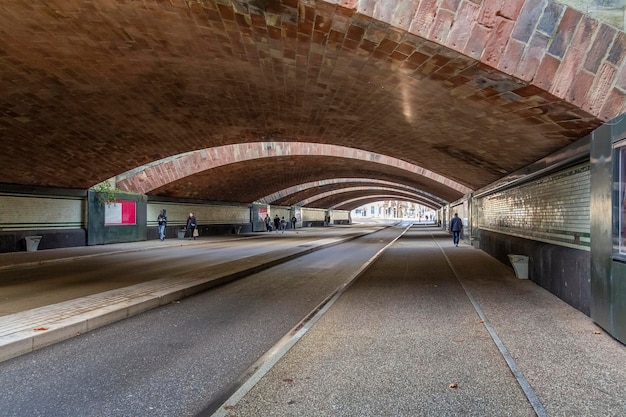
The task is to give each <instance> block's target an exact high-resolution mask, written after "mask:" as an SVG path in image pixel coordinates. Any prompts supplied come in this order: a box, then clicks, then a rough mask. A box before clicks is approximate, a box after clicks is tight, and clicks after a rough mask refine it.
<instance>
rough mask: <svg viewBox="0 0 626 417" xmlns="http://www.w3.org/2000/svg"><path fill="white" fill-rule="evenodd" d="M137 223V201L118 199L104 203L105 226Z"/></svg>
mask: <svg viewBox="0 0 626 417" xmlns="http://www.w3.org/2000/svg"><path fill="white" fill-rule="evenodd" d="M136 223H137V203H136V202H134V201H117V202H115V203H112V204H105V205H104V225H105V226H127V225H133V224H136Z"/></svg>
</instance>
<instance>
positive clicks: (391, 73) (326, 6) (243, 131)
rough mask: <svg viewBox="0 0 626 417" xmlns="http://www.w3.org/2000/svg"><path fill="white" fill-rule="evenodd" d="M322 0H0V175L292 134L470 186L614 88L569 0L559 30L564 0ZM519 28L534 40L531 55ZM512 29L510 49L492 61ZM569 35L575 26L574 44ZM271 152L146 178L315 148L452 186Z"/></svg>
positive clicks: (197, 184) (115, 164)
mask: <svg viewBox="0 0 626 417" xmlns="http://www.w3.org/2000/svg"><path fill="white" fill-rule="evenodd" d="M334 3H335V2H334V1H333V2H330V1H328V2H327V1H321V0H318V1H315V0H309V1H298V0H282V1H265V2H258V1H226V0H220V1H219V2H218V1H213V0H199V1H193V2H192V1H182V0H181V1H175V0H172V1H167V2H162V1H125V2H111V1H104V0H102V1H100V0H94V1H91V2H82V1H81V2H76V1H57V2H54V3H51V2H26V1H18V0H7V1H5V2H3V4H2V6H1V7H0V27H2V28H7V29H6V30H5V31H3V36H2V37H0V135H1V138H2V140H1V141H0V178H2V180H1V181H2V182H4V183H8V184H21V185H30V186H34V185H37V186H55V187H68V188H88V187H89V186H91V185H93V184H95V183H97V182H100V181H103V180H106V179H108V178H110V177H113V176H115V175H118V174H119V173H122V172H126V171H127V170H130V169H133V168H135V167H139V166H142V165H144V164H147V163H150V162H152V161H156V160H159V159H162V158H166V157H169V156H172V155H177V154H180V153H184V152H189V151H194V150H197V149H204V148H211V147H216V146H223V145H227V144H235V143H242V142H259V141H273V142H291V141H300V142H311V143H322V144H334V145H339V146H345V147H351V148H358V149H363V150H366V151H369V152H375V153H380V154H383V155H388V156H390V157H394V158H398V159H400V160H403V161H406V162H408V163H411V164H415V165H419V166H422V167H424V168H426V169H428V170H430V171H432V172H435V173H438V174H440V175H442V176H445V177H448V178H451V179H453V180H455V181H457V182H459V183H462V184H464V185H466V186H467V187H469V188H470V189H478V188H480V187H483V186H485V185H487V184H490V183H491V182H493V181H495V180H497V179H499V178H501V177H503V176H505V175H506V174H508V173H511V172H514V171H516V170H517V169H519V168H521V167H523V166H525V165H527V164H529V163H531V162H533V161H536V160H538V159H540V158H541V157H543V156H545V155H547V154H549V153H551V152H553V151H555V150H557V149H560V148H562V147H564V146H565V145H567V144H569V143H571V142H573V141H575V140H576V139H578V138H581V137H583V136H585V135H586V134H588V133H589V132H591V131H592V130H593V129H595V128H596V127H597V126H599V125H600V124H601V122H602V120H608V119H609V118H611V117H612V116H614V115H617V114H616V112H617V110H620V111H621V109H622V108H623V100H624V97H623V93H622V95H621V96H620V94H617V93H619V91H617V93H616V92H615V91H616V88H617V87H621V84H619V83H620V82H621V81H619V80H621V79H623V78H624V77H621V76H620V74H621V71H623V65H622V63H623V60H624V53H623V50H624V48H623V45H624V43H625V41H624V37H623V35H622V34H621V33H614V32H610V31H608V30H606V29H602V28H600V27H599V26H598V25H597V24H596V25H595V26H594V24H593V21H590V20H589V19H588V18H587V17H585V16H577V15H576V16H574V17H575V18H576V19H573V18H572V19H570V20H571V21H573V22H574V25H575V27H574V30H573V31H572V34H571V35H568V33H569V32H566V31H565V32H564V31H562V29H561V26H563V25H562V22H565V21H566V18H567V17H568V16H570V15H571V13H572V12H571V10H570V9H569V8H567V7H565V6H562V5H557V4H556V3H553V2H550V1H547V2H543V3H542V5H543V6H545V9H543V10H540V11H539V12H537V13H534V12H533V13H530V14H529V7H531V6H529V4H531V3H532V2H520V1H518V2H484V3H480V4H476V3H473V2H443V3H442V4H441V5H439V3H435V2H426V1H421V2H420V1H415V2H401V1H393V0H388V1H387V0H385V1H342V2H341V5H337V4H334ZM496 3H497V4H496ZM500 3H504V4H500ZM343 6H346V7H343ZM429 7H430V9H429ZM498 7H500V9H499V10H498V9H497V8H498ZM446 8H448V9H449V10H448V9H446ZM568 13H570V14H569V15H568ZM530 15H532V18H533V19H536V21H529V20H528V19H529V17H528V16H530ZM545 16H549V17H550V16H552V17H551V19H552V20H549V19H548V18H546V17H545ZM516 19H519V20H520V21H519V23H520V24H519V25H517V26H515V24H516V23H517V22H516ZM529 22H530V23H529ZM590 22H591V23H590ZM437 25H439V26H437ZM437 27H439V28H440V29H441V28H443V29H445V28H447V29H446V30H447V32H446V30H443V29H442V30H440V31H437V30H436V28H437ZM463 27H465V29H466V33H465V35H464V37H463V36H460V35H459V34H461V35H463V33H462V30H461V29H462V28H463ZM526 27H528V28H530V29H528V31H529V33H528V34H526V33H523V30H525V29H524V28H526ZM519 28H521V29H519ZM601 29H602V30H604V32H602V33H603V34H604V35H603V36H601V37H598V36H596V33H599V31H600V30H601ZM611 30H612V29H611ZM481 31H482V32H481ZM498 31H500V32H498ZM538 33H540V34H543V35H542V36H543V37H540V36H539V35H537V34H538ZM496 35H498V36H499V37H498V36H496ZM587 35H588V36H587ZM535 36H537V39H541V40H542V42H543V43H539V44H536V45H535V49H533V50H532V51H534V52H532V53H533V54H534V55H528V53H527V51H529V50H530V47H529V45H530V44H531V43H532V42H533V39H535ZM460 39H463V42H459V40H460ZM591 39H593V42H592V41H591ZM597 39H600V40H597ZM512 45H517V46H518V47H521V48H522V50H521V51H522V53H521V54H520V55H519V56H518V57H517V60H513V61H511V60H510V59H509V60H508V61H506V62H505V61H504V58H507V57H508V58H510V53H509V52H510V51H511V50H512V49H511V48H513V47H512ZM570 45H574V46H577V45H582V46H581V50H580V53H579V54H578V55H576V56H578V60H574V58H575V56H574V55H571V54H570V50H571V51H573V50H574V49H573V48H570V47H569V46H570ZM583 46H584V49H582V47H583ZM485 51H487V52H485ZM548 51H551V53H550V54H548ZM597 51H606V53H602V54H600V52H597ZM479 52H480V53H479ZM511 53H512V52H511ZM572 53H573V52H572ZM490 54H491V55H490ZM507 54H509V55H507ZM594 54H596V55H598V54H599V55H601V56H600V58H598V59H595V60H594V59H592V58H594V57H595V55H594ZM501 57H504V58H502V59H500V58H501ZM572 57H574V58H572ZM508 58H507V59H508ZM537 60H539V61H538V62H535V61H537ZM583 61H584V62H583ZM596 61H597V62H598V64H597V65H596ZM510 62H516V63H517V64H516V65H509V63H510ZM544 62H545V63H546V66H547V65H551V66H550V67H549V68H548V67H546V68H544V69H545V72H541V73H540V72H536V71H538V69H539V65H543V64H544ZM535 64H536V65H535ZM583 66H584V68H585V71H584V73H583V72H580V71H581V70H580V68H582V67H583ZM496 68H497V69H496ZM529 68H530V69H533V71H535V72H533V71H530V72H529ZM507 74H513V75H507ZM533 74H536V75H533ZM543 74H547V75H546V76H543ZM539 75H542V76H543V78H542V77H540V76H539ZM547 76H554V77H557V78H546V77H547ZM576 77H578V79H579V80H580V83H578V84H579V85H578V86H573V85H574V84H573V81H572V78H576ZM555 80H556V81H555ZM597 80H599V81H597ZM581 89H582V90H581ZM602 92H605V93H606V94H601V93H602ZM581 97H582V98H581ZM581 108H584V109H585V110H581ZM276 159H277V160H276V161H274V160H272V161H270V160H264V161H262V162H258V161H257V162H252V161H250V162H246V163H245V164H242V166H241V167H235V168H233V169H230V168H222V167H220V168H217V169H216V172H215V173H211V174H209V173H206V172H202V173H198V174H193V175H190V176H188V177H187V178H185V179H183V180H176V181H174V182H173V183H171V184H167V185H164V186H163V187H160V188H159V189H156V190H153V191H151V193H153V194H156V195H171V196H176V197H184V198H202V199H210V200H216V201H234V202H235V201H242V200H246V202H251V201H254V200H255V199H257V198H260V197H263V196H266V195H269V194H271V193H273V192H276V191H278V190H280V189H284V188H286V187H289V186H293V185H295V184H297V183H301V182H304V181H315V180H320V179H324V178H329V176H328V174H326V173H325V170H324V169H320V164H323V166H328V165H329V164H330V165H333V164H335V165H337V168H338V170H337V171H336V172H333V175H340V176H342V177H349V176H354V177H369V178H378V179H382V180H389V181H394V182H400V183H404V184H406V185H411V186H414V187H416V188H420V189H423V190H424V191H426V192H429V193H432V194H434V195H437V196H438V197H440V198H442V199H444V200H448V201H450V200H453V199H454V198H458V196H456V195H451V193H450V192H449V190H446V189H445V188H442V187H437V186H436V185H435V186H431V185H432V184H420V183H419V182H417V183H416V182H414V181H413V179H412V178H408V177H406V176H405V175H404V174H403V173H401V172H392V171H393V170H391V169H388V168H384V167H380V166H374V165H371V164H358V165H357V164H354V165H352V166H349V167H345V168H343V171H342V170H341V169H339V168H340V167H339V165H341V164H343V162H344V161H341V162H339V161H336V160H335V159H334V158H332V157H330V158H321V157H317V158H316V157H313V158H300V157H296V158H287V159H285V160H280V158H276ZM235 165H237V164H235ZM246 170H248V171H256V172H257V173H258V174H259V175H252V174H244V172H245V171H246ZM272 170H281V171H280V172H278V173H273V174H271V173H272ZM348 171H349V172H348ZM218 173H219V176H220V178H221V179H220V181H221V182H222V183H223V184H225V185H220V184H219V183H218V181H216V180H213V177H212V176H213V175H217V174H218ZM234 175H243V177H242V178H245V180H242V179H240V178H234V177H233V176H234ZM269 177H271V178H273V181H274V183H271V182H268V181H267V180H266V179H265V178H269ZM295 178H297V180H294V179H295ZM259 184H262V185H259ZM257 185H258V186H259V188H260V190H258V192H256V191H257V190H254V191H251V190H250V188H251V187H253V186H254V187H257Z"/></svg>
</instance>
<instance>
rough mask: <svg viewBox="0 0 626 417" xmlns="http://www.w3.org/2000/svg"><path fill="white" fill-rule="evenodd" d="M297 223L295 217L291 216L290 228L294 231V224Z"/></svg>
mask: <svg viewBox="0 0 626 417" xmlns="http://www.w3.org/2000/svg"><path fill="white" fill-rule="evenodd" d="M297 222H298V219H296V216H293V217H292V218H291V227H292V228H293V230H296V223H297Z"/></svg>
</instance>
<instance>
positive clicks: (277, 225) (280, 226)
mask: <svg viewBox="0 0 626 417" xmlns="http://www.w3.org/2000/svg"><path fill="white" fill-rule="evenodd" d="M264 220H265V230H266V231H268V232H271V231H272V230H275V231H276V233H278V232H279V231H281V232H282V233H285V230H286V229H287V221H286V220H285V216H283V217H278V214H277V215H276V216H275V217H274V220H272V219H271V218H270V215H269V214H266V215H265V219H264ZM297 222H298V219H296V216H293V217H292V218H291V228H292V229H294V230H295V229H296V223H297Z"/></svg>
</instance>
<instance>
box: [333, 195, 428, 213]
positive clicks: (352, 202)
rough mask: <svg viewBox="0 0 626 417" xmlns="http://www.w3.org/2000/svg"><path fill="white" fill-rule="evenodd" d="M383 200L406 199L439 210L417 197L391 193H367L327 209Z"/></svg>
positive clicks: (346, 207) (338, 208)
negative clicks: (400, 196)
mask: <svg viewBox="0 0 626 417" xmlns="http://www.w3.org/2000/svg"><path fill="white" fill-rule="evenodd" d="M383 200H398V201H407V202H411V203H416V204H421V205H423V206H425V207H428V208H430V209H432V210H439V208H440V207H437V206H431V205H429V204H428V203H426V202H423V201H421V200H419V199H414V198H405V197H402V198H399V197H398V196H397V195H391V194H374V195H369V196H363V197H356V198H350V199H347V200H345V201H342V202H341V203H337V204H335V205H333V206H332V207H329V209H330V210H354V209H355V208H357V207H359V206H362V205H364V204H369V203H373V202H375V201H383Z"/></svg>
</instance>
